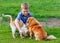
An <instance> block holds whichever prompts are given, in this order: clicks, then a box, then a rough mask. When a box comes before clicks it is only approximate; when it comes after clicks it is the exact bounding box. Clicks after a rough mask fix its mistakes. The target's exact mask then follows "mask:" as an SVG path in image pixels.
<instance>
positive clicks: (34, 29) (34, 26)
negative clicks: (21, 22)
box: [27, 17, 56, 40]
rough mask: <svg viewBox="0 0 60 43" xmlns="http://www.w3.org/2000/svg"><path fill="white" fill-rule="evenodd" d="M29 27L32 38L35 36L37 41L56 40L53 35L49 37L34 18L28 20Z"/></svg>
mask: <svg viewBox="0 0 60 43" xmlns="http://www.w3.org/2000/svg"><path fill="white" fill-rule="evenodd" d="M27 25H28V28H29V32H30V38H32V37H33V36H34V37H35V40H43V39H45V40H47V39H56V37H55V36H53V35H50V36H47V32H46V31H45V30H44V29H43V27H42V26H41V24H40V23H39V22H38V21H37V20H36V19H35V18H34V17H29V18H28V20H27ZM33 34H34V35H33ZM32 35H33V36H32Z"/></svg>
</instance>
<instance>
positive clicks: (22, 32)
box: [2, 14, 28, 38]
mask: <svg viewBox="0 0 60 43" xmlns="http://www.w3.org/2000/svg"><path fill="white" fill-rule="evenodd" d="M2 16H4V17H9V18H10V27H11V30H12V36H13V38H15V32H16V30H18V29H17V27H16V24H15V23H16V22H15V21H16V20H13V19H12V16H11V15H4V14H2ZM18 23H19V26H20V29H19V30H18V31H19V34H20V36H21V38H24V36H26V35H27V32H28V29H27V27H26V25H25V24H24V23H23V22H22V21H19V22H18Z"/></svg>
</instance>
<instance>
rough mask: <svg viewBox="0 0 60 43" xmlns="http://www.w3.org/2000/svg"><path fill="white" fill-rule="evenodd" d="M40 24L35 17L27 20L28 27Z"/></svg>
mask: <svg viewBox="0 0 60 43" xmlns="http://www.w3.org/2000/svg"><path fill="white" fill-rule="evenodd" d="M36 24H39V23H38V21H37V20H36V19H35V18H34V17H29V18H28V20H27V25H28V26H33V25H36Z"/></svg>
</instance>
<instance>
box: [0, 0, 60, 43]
mask: <svg viewBox="0 0 60 43" xmlns="http://www.w3.org/2000/svg"><path fill="white" fill-rule="evenodd" d="M22 2H28V3H29V5H30V11H31V12H32V13H33V15H34V17H35V18H37V20H39V21H47V20H48V19H49V18H51V17H53V18H60V0H0V43H60V27H44V28H45V30H46V31H47V33H48V35H51V34H53V35H55V36H56V37H57V39H56V40H51V41H44V40H42V41H36V40H34V39H29V37H26V38H24V39H21V38H20V37H19V36H16V39H13V38H12V35H11V29H10V27H9V25H8V24H7V23H6V24H4V23H3V22H2V21H5V22H8V21H9V20H8V18H4V17H3V18H2V15H1V14H3V13H4V14H10V15H12V16H13V18H16V16H17V14H18V13H19V12H20V5H21V3H22ZM1 22H2V23H1ZM17 33H18V32H16V34H17Z"/></svg>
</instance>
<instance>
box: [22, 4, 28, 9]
mask: <svg viewBox="0 0 60 43" xmlns="http://www.w3.org/2000/svg"><path fill="white" fill-rule="evenodd" d="M21 9H29V4H28V3H22V4H21Z"/></svg>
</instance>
